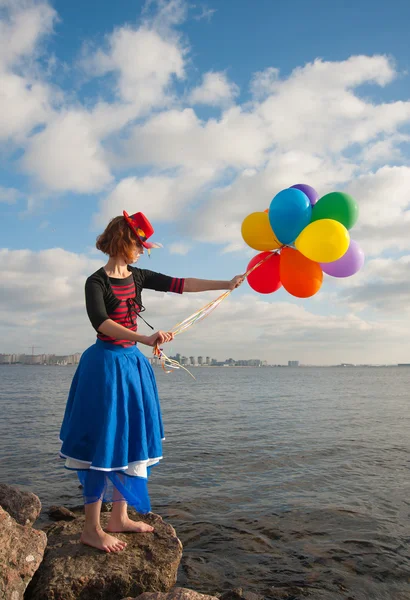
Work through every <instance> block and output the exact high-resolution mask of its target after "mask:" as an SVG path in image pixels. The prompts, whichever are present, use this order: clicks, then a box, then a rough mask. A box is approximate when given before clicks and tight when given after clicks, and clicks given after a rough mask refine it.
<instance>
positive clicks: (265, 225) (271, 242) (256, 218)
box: [241, 212, 282, 252]
mask: <svg viewBox="0 0 410 600" xmlns="http://www.w3.org/2000/svg"><path fill="white" fill-rule="evenodd" d="M241 231H242V237H243V239H244V240H245V242H246V243H247V244H248V246H250V247H251V248H253V249H254V250H262V251H265V252H266V251H268V250H276V249H277V248H281V247H282V244H281V243H280V242H279V241H278V240H277V239H276V236H275V234H274V233H273V231H272V227H271V226H270V223H269V215H268V214H267V213H265V212H254V213H252V214H250V215H248V216H247V217H246V219H245V220H244V222H243V223H242V229H241Z"/></svg>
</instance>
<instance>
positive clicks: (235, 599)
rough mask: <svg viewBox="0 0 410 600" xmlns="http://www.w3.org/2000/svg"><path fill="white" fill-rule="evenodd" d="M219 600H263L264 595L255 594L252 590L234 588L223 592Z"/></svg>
mask: <svg viewBox="0 0 410 600" xmlns="http://www.w3.org/2000/svg"><path fill="white" fill-rule="evenodd" d="M220 600H264V596H262V595H261V594H255V593H254V592H247V591H246V590H243V589H242V588H235V589H233V590H230V591H229V592H224V593H223V594H222V595H221V597H220Z"/></svg>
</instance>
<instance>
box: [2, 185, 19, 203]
mask: <svg viewBox="0 0 410 600" xmlns="http://www.w3.org/2000/svg"><path fill="white" fill-rule="evenodd" d="M22 197H23V194H22V193H21V192H20V190H16V189H15V188H6V187H3V186H1V185H0V202H4V203H5V204H15V203H16V202H17V200H20V198H22Z"/></svg>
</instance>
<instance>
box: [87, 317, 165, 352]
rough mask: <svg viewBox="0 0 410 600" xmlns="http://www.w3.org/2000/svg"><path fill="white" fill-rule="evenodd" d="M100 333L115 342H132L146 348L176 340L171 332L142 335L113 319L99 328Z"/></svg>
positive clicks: (107, 320)
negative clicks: (143, 345)
mask: <svg viewBox="0 0 410 600" xmlns="http://www.w3.org/2000/svg"><path fill="white" fill-rule="evenodd" d="M98 331H101V333H103V334H104V335H107V336H108V337H110V338H114V339H115V340H130V341H131V342H139V343H140V344H145V345H146V346H155V345H156V344H164V343H165V342H170V341H171V340H173V339H174V334H173V333H171V332H164V331H157V332H156V333H153V334H152V335H141V334H140V333H136V332H135V331H131V330H130V329H127V328H126V327H123V326H122V325H120V324H119V323H116V322H115V321H113V320H112V319H106V320H105V321H104V322H103V323H101V325H100V326H99V327H98Z"/></svg>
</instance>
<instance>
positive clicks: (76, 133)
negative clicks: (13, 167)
mask: <svg viewBox="0 0 410 600" xmlns="http://www.w3.org/2000/svg"><path fill="white" fill-rule="evenodd" d="M22 164H23V165H24V168H25V169H26V170H27V172H29V173H31V174H32V175H33V176H34V177H35V178H36V179H37V180H39V182H40V183H41V184H42V185H43V186H44V187H46V188H48V189H49V190H53V191H54V190H55V191H66V190H72V191H75V192H81V193H86V192H94V191H98V190H101V189H103V188H104V187H105V186H106V185H107V184H109V183H110V182H111V180H112V177H111V173H110V169H109V167H108V164H107V160H106V158H105V153H104V150H103V148H102V145H101V143H100V141H99V139H98V136H97V135H96V134H95V132H94V131H93V128H92V127H91V123H90V118H89V115H88V114H87V113H85V112H83V111H80V110H79V111H74V110H71V111H68V112H62V113H60V114H58V115H56V116H55V117H54V118H53V119H52V120H51V121H50V123H49V125H48V126H47V128H46V129H44V130H43V131H42V132H40V133H38V134H37V135H35V136H33V137H32V138H31V139H30V142H29V144H28V146H27V150H26V154H25V156H24V158H23V160H22Z"/></svg>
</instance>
